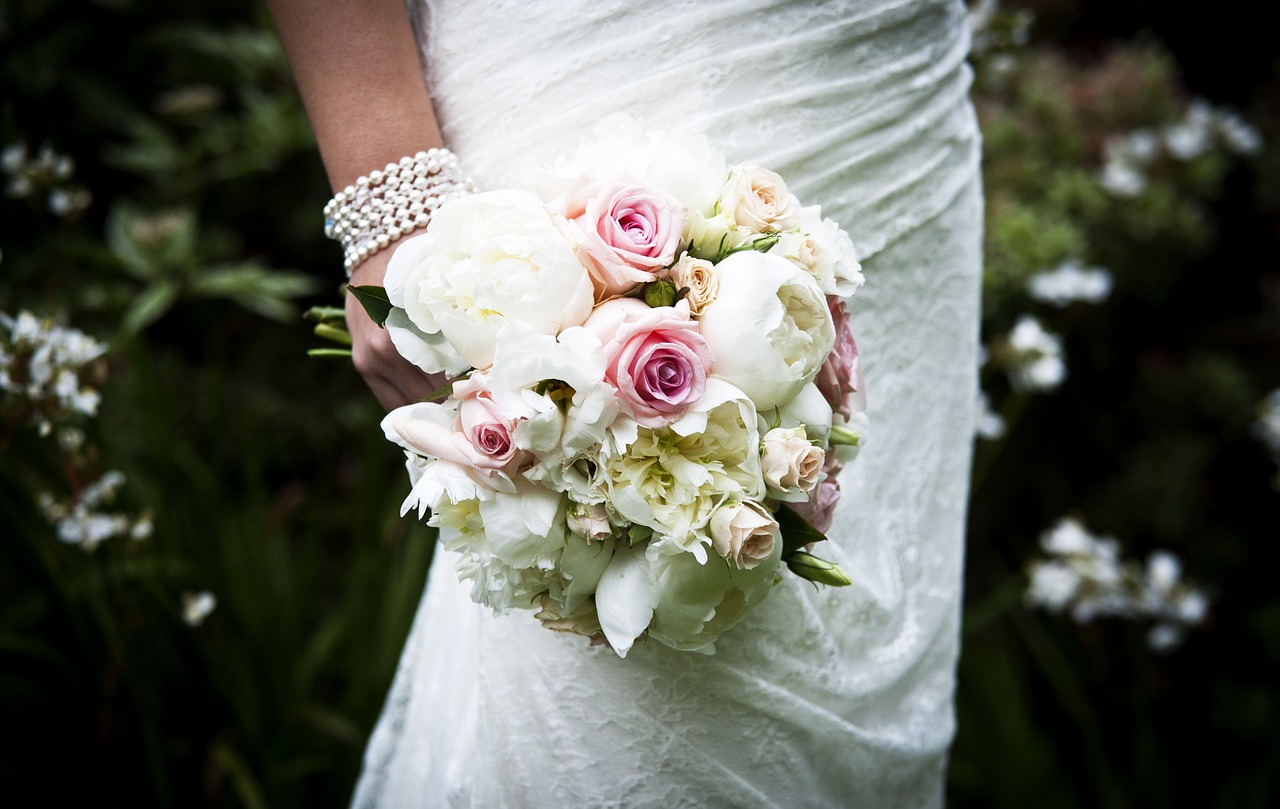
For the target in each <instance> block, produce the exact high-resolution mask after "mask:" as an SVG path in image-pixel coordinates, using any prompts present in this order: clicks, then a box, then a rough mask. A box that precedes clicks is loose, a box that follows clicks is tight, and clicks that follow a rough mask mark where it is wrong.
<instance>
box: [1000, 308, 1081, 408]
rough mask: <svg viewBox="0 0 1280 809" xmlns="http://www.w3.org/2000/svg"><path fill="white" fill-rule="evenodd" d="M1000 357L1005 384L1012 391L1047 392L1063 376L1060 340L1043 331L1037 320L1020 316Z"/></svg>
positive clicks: (1064, 366) (1054, 335) (1028, 316)
mask: <svg viewBox="0 0 1280 809" xmlns="http://www.w3.org/2000/svg"><path fill="white" fill-rule="evenodd" d="M1007 345H1008V352H1007V354H1006V356H1005V358H1004V360H1005V362H1004V364H1005V369H1006V371H1007V372H1008V374H1009V381H1010V383H1011V384H1012V385H1013V387H1014V388H1015V389H1016V390H1026V391H1049V390H1053V389H1054V388H1056V387H1058V386H1059V385H1061V384H1062V380H1064V379H1066V377H1067V365H1066V362H1065V361H1064V360H1063V356H1062V338H1060V337H1059V336H1058V335H1056V334H1051V333H1049V332H1047V331H1045V330H1044V327H1043V326H1041V325H1040V321H1039V320H1036V319H1035V318H1034V317H1032V316H1030V315H1023V316H1022V317H1021V318H1020V319H1019V320H1018V322H1017V323H1016V324H1015V325H1014V327H1013V331H1011V332H1010V333H1009V336H1008V338H1007Z"/></svg>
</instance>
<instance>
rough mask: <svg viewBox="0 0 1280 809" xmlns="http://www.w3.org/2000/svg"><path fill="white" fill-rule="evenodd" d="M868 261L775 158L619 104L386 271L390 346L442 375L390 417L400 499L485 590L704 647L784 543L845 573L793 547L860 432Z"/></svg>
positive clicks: (555, 619) (776, 566) (768, 575)
mask: <svg viewBox="0 0 1280 809" xmlns="http://www.w3.org/2000/svg"><path fill="white" fill-rule="evenodd" d="M862 281H863V278H862V273H861V270H860V267H859V265H858V263H857V261H856V260H855V258H854V254H853V245H852V243H851V241H850V240H849V238H848V236H847V235H846V234H844V233H843V232H842V231H841V230H840V228H839V227H838V226H837V225H836V224H835V223H834V222H833V221H831V220H830V219H823V218H822V216H821V213H820V210H819V208H818V207H816V206H814V207H802V206H801V204H800V203H799V202H798V201H797V200H796V198H795V196H794V195H793V194H792V193H791V192H790V191H788V189H787V187H786V184H785V183H784V181H783V180H782V178H780V177H779V176H778V175H777V174H774V173H773V172H771V171H768V170H766V169H763V168H760V167H757V166H746V165H734V166H730V165H728V164H726V162H725V159H724V157H723V156H721V155H719V154H717V153H716V152H714V151H713V150H712V149H710V148H709V147H708V146H707V145H706V143H705V142H703V141H701V140H686V139H679V138H676V137H674V136H670V135H666V134H661V133H657V134H655V133H647V134H646V133H641V132H639V131H637V130H636V129H635V128H634V125H626V124H623V123H619V122H613V123H612V124H605V125H602V127H601V129H599V130H598V131H597V135H596V137H595V139H593V140H591V141H589V142H587V143H585V144H584V145H583V146H582V147H581V148H580V149H579V150H578V152H577V153H576V154H575V155H574V156H573V157H571V158H569V159H565V160H562V161H561V162H560V163H558V164H556V165H555V166H553V167H551V168H548V169H544V170H543V171H542V172H541V173H540V174H539V175H537V176H536V177H535V178H534V179H533V181H532V182H531V184H530V186H529V190H501V191H493V192H489V193H481V194H475V195H473V196H468V197H463V198H459V199H456V200H452V201H450V202H448V203H446V204H445V205H443V206H442V207H440V208H439V210H437V211H436V213H435V214H434V217H433V219H432V223H431V227H430V229H429V231H428V232H427V233H425V234H424V235H421V236H417V237H415V238H412V239H408V240H406V241H405V242H404V243H403V244H402V245H401V246H400V247H399V248H398V249H397V250H396V252H395V254H394V256H393V257H392V259H391V262H390V265H389V268H388V271H387V275H386V288H385V296H386V301H388V302H389V304H390V308H389V313H387V312H386V310H385V309H384V313H385V314H386V317H385V326H386V328H387V329H388V330H389V332H390V335H391V338H392V340H393V341H394V343H395V345H396V347H397V349H398V350H399V351H400V353H401V354H403V355H404V356H405V357H406V358H408V359H409V360H410V361H412V362H413V363H415V364H416V365H417V366H419V367H420V368H422V369H423V370H424V371H427V372H431V373H440V372H443V373H445V374H447V375H449V376H451V377H453V378H454V379H453V382H452V385H451V386H450V387H449V388H448V389H447V390H446V391H442V395H441V396H440V397H437V399H438V400H437V401H429V402H422V403H418V404H413V405H409V406H406V407H402V408H399V409H397V410H395V411H393V412H392V413H390V414H388V415H387V417H386V419H385V420H384V421H383V424H382V426H383V430H384V432H385V433H386V436H387V438H388V439H390V440H391V441H394V442H396V443H397V444H399V445H401V446H402V447H404V449H405V450H406V455H407V457H408V464H407V465H408V469H409V476H410V479H411V482H412V486H413V488H412V491H411V493H410V494H409V496H408V498H407V499H406V501H405V504H404V507H403V512H405V513H407V512H408V511H410V510H413V509H416V510H417V512H418V515H419V517H423V516H425V515H426V514H427V513H428V511H429V512H430V517H429V519H428V523H429V524H431V525H433V526H436V527H438V529H439V535H440V540H441V542H442V544H443V546H444V547H445V548H446V549H447V550H450V551H454V552H456V554H457V557H456V558H457V573H458V576H459V577H460V578H461V579H462V580H463V581H469V582H470V583H471V595H472V598H474V599H475V600H476V601H477V602H480V603H482V604H485V605H488V606H489V607H491V608H493V609H494V610H495V611H505V610H507V609H509V608H511V607H524V608H530V609H534V610H537V617H538V618H539V619H540V620H541V621H542V623H543V624H544V625H545V626H547V627H548V628H550V629H555V630H562V631H569V632H575V633H579V634H582V635H586V636H589V637H593V638H595V639H597V640H599V639H604V640H607V642H608V644H609V645H610V646H611V647H612V648H613V650H614V651H616V652H617V654H618V655H619V656H623V657H625V656H626V654H627V652H628V650H629V649H630V648H631V646H632V645H633V644H634V643H635V641H636V640H637V639H638V638H641V637H642V636H646V635H647V636H648V637H649V638H652V639H654V640H656V641H659V642H661V643H664V644H667V645H669V646H672V647H674V648H676V649H684V650H694V651H701V652H704V653H708V654H709V653H712V652H713V651H714V648H715V647H714V643H715V640H716V638H717V636H719V634H720V633H721V632H723V631H725V630H726V629H729V628H730V627H731V626H733V625H734V624H735V623H737V622H738V620H739V619H740V618H741V617H742V616H743V614H744V613H745V612H746V611H747V610H749V609H750V608H751V607H753V606H754V605H756V604H757V603H759V602H760V600H761V599H763V598H764V597H765V595H767V594H768V592H769V590H770V589H771V588H772V587H774V586H775V584H777V583H778V582H779V581H780V579H781V576H780V575H779V574H780V570H781V565H782V564H783V563H785V564H787V565H788V567H789V568H790V569H791V570H792V571H794V572H796V573H798V574H799V575H801V576H804V577H805V578H808V579H811V580H814V581H821V582H826V583H829V584H847V583H848V579H847V578H845V576H844V574H843V573H842V572H841V571H840V570H839V568H837V567H836V566H835V565H832V564H830V563H828V562H825V561H823V560H821V559H818V558H817V557H815V556H813V555H812V554H810V553H808V551H807V550H806V549H807V548H808V547H809V546H810V545H811V544H812V543H813V542H815V541H817V540H820V539H822V538H823V535H822V533H821V532H822V531H823V530H825V529H826V527H827V525H829V523H830V514H831V509H832V507H833V505H834V503H835V500H836V499H837V498H838V496H839V491H838V487H837V483H836V478H835V473H836V471H837V470H838V468H839V465H840V460H838V459H837V457H836V452H835V450H836V449H837V447H840V446H847V447H852V448H854V449H856V447H857V444H858V442H859V440H860V434H861V423H862V422H861V411H862V409H863V408H862V402H861V393H860V391H859V388H860V384H859V381H858V361H857V349H856V348H855V345H854V342H853V337H852V335H851V332H850V329H849V318H848V313H847V311H846V309H845V306H844V304H843V303H842V302H841V298H842V297H845V296H848V295H850V294H852V293H853V292H854V291H855V290H857V288H858V287H859V286H860V285H861V284H862ZM355 292H356V293H357V294H360V295H361V296H362V299H364V298H365V297H370V296H373V295H375V294H376V292H377V291H376V290H373V289H370V288H356V289H355ZM371 311H372V307H371ZM847 454H848V453H846V456H847ZM846 460H847V457H846Z"/></svg>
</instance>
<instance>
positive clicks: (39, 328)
mask: <svg viewBox="0 0 1280 809" xmlns="http://www.w3.org/2000/svg"><path fill="white" fill-rule="evenodd" d="M5 331H7V332H8V334H7V336H6V335H5V333H4V332H5ZM106 351H107V346H106V344H104V343H99V342H98V341H97V340H95V339H93V338H92V337H89V336H88V335H87V334H85V333H84V332H81V331H78V330H76V329H72V328H68V327H65V326H60V325H57V324H56V323H54V322H53V321H51V320H41V319H40V318H37V317H36V316H35V315H33V314H32V313H31V312H26V311H23V312H19V313H18V316H17V317H10V316H9V315H6V314H4V313H3V312H0V393H7V394H10V395H11V396H14V397H15V398H21V399H25V400H27V402H28V403H29V404H30V405H33V406H34V410H35V415H34V421H35V422H36V424H37V426H38V427H39V428H40V432H41V434H48V433H49V432H50V430H51V426H52V423H53V422H54V421H57V420H59V419H62V418H64V417H66V416H68V415H70V414H72V413H80V414H83V415H86V416H93V415H96V414H97V411H98V404H99V402H100V399H101V397H100V396H99V394H98V392H97V391H96V390H94V389H93V388H92V387H90V386H88V385H85V384H83V382H82V381H81V379H80V374H81V372H82V371H83V370H84V369H85V366H87V365H88V364H90V363H92V362H94V361H95V360H97V359H99V358H100V357H102V355H103V354H105V353H106Z"/></svg>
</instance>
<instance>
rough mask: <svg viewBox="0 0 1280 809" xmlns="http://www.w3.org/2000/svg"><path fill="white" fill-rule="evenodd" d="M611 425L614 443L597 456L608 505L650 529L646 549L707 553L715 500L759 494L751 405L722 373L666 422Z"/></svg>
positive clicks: (702, 556) (699, 555) (757, 442)
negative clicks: (678, 415)
mask: <svg viewBox="0 0 1280 809" xmlns="http://www.w3.org/2000/svg"><path fill="white" fill-rule="evenodd" d="M610 432H611V434H612V436H613V438H614V441H615V445H614V446H613V447H612V451H611V452H609V453H607V454H606V455H605V456H604V457H602V459H601V463H602V464H603V469H602V470H601V472H600V478H601V483H602V485H603V486H605V487H607V494H608V502H609V503H610V504H611V505H612V507H613V509H614V511H616V512H617V513H618V514H619V515H621V516H622V517H623V518H624V519H626V520H628V521H630V522H632V523H636V524H639V525H644V526H648V527H649V528H652V529H653V531H654V538H653V540H652V541H651V543H650V545H649V549H650V550H649V552H650V553H651V554H666V553H680V552H682V551H687V552H689V553H691V554H692V555H693V556H694V557H696V558H697V559H699V560H700V561H701V560H705V559H706V558H707V551H706V546H707V545H709V544H710V542H711V538H710V536H709V535H708V533H707V521H708V520H710V519H711V514H712V513H713V512H714V511H715V509H716V507H717V506H718V505H720V503H721V502H722V501H723V500H724V499H725V498H726V497H730V496H732V497H737V498H739V499H748V498H758V497H760V496H762V495H763V493H764V480H763V478H762V477H761V473H760V455H759V446H760V433H759V430H758V428H757V420H756V412H755V409H754V408H753V407H752V406H751V402H750V400H748V399H747V398H746V397H745V396H743V394H742V392H741V391H739V390H738V389H737V388H735V387H733V386H732V385H730V384H728V383H726V382H724V381H723V380H717V379H709V380H707V389H706V392H705V393H704V394H703V396H702V398H701V399H700V400H699V401H698V402H697V403H696V404H694V405H693V406H692V407H690V408H689V410H688V411H686V412H685V414H684V415H683V416H682V417H681V418H680V419H678V420H677V421H675V422H673V423H672V424H670V425H668V426H666V427H661V428H657V427H655V428H650V427H642V426H640V425H639V424H637V423H636V422H635V421H633V420H631V419H629V418H625V417H624V418H619V419H618V421H617V422H615V423H614V425H613V426H612V427H611V429H610Z"/></svg>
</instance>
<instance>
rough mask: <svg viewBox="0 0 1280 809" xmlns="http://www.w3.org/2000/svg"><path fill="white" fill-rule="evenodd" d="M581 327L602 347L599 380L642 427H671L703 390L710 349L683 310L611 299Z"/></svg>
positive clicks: (598, 308) (705, 382)
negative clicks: (601, 376)
mask: <svg viewBox="0 0 1280 809" xmlns="http://www.w3.org/2000/svg"><path fill="white" fill-rule="evenodd" d="M583 326H584V327H585V328H586V329H588V330H589V331H591V332H593V333H594V334H595V335H596V336H597V337H598V338H600V343H601V344H602V345H603V346H604V356H605V362H606V363H607V365H606V367H605V380H606V381H608V382H609V384H611V385H613V387H614V388H616V389H617V391H618V398H619V399H621V400H622V404H623V407H624V408H625V409H626V410H627V412H629V413H630V414H631V416H632V417H633V418H635V420H636V421H638V422H640V423H641V424H643V425H645V426H646V427H659V426H661V425H664V424H670V423H671V422H673V421H675V420H676V419H677V418H679V416H680V414H681V413H683V412H684V410H685V408H687V407H688V406H689V405H691V404H693V403H694V402H696V401H698V399H699V398H700V397H701V396H702V393H703V391H704V390H706V386H707V371H708V369H709V368H710V367H711V349H710V347H708V346H707V341H706V340H704V339H702V335H701V334H699V333H698V324H697V323H695V322H694V321H692V320H690V319H689V315H688V313H687V311H685V310H684V309H678V308H675V307H672V306H660V307H655V308H650V307H649V306H647V305H646V304H645V303H644V302H642V301H639V300H636V299H635V298H616V299H614V300H610V301H606V302H604V303H603V304H601V305H600V306H598V307H596V311H595V312H594V313H592V315H591V317H589V318H587V322H586V323H584V324H583Z"/></svg>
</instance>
